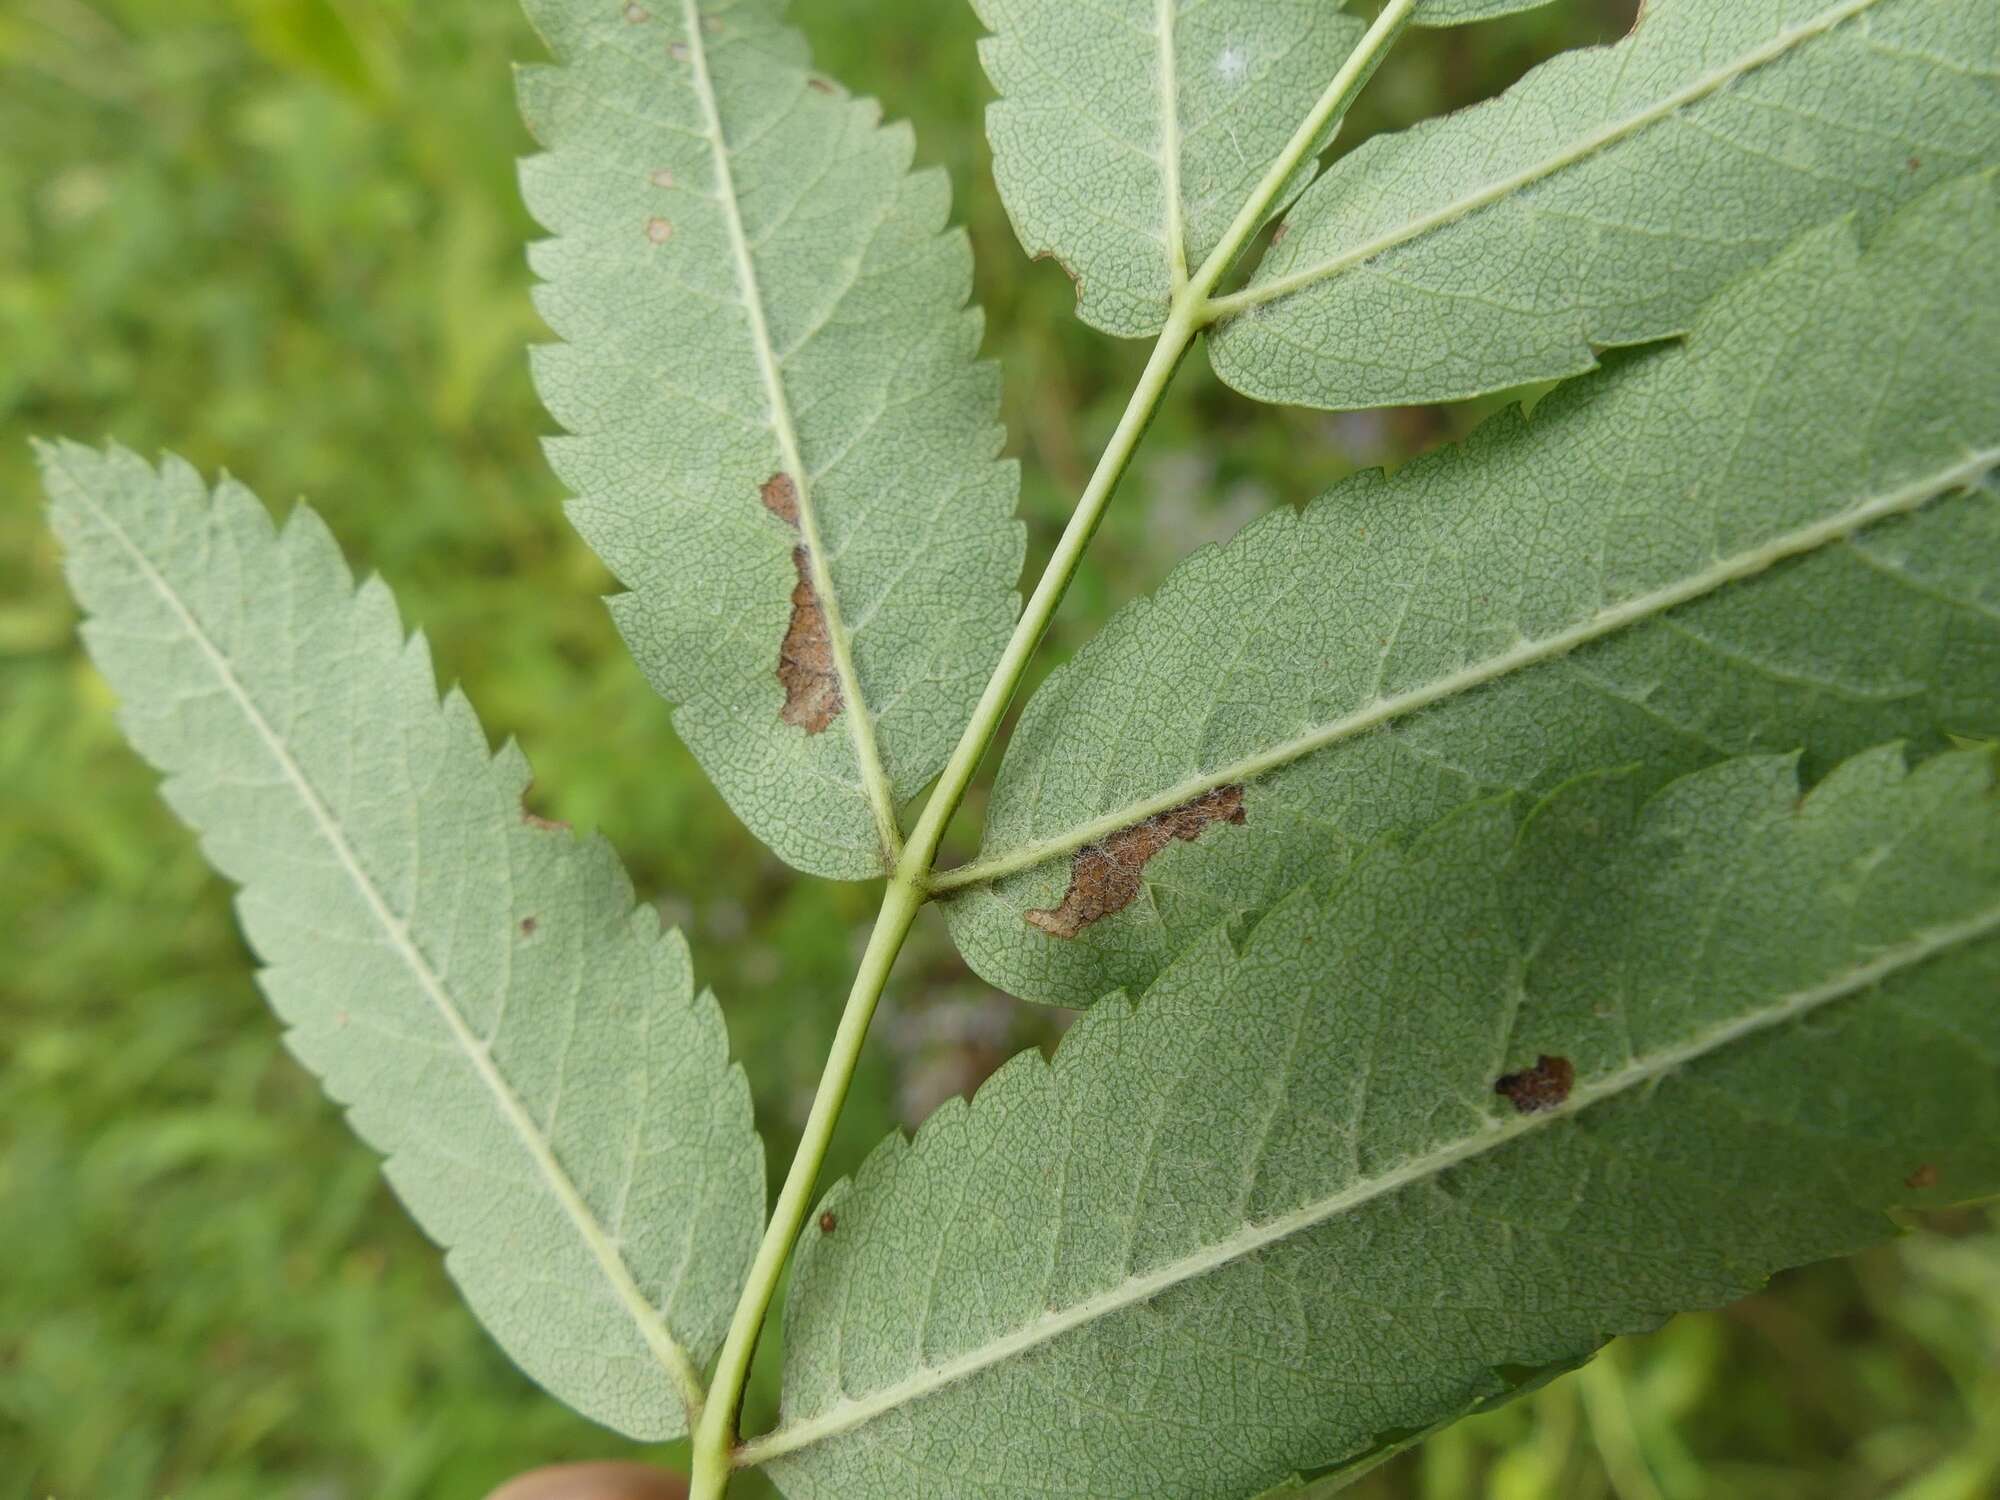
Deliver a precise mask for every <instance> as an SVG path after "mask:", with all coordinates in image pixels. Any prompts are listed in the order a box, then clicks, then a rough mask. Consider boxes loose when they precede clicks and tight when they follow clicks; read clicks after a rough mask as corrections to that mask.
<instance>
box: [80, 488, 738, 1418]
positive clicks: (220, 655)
mask: <svg viewBox="0 0 2000 1500" xmlns="http://www.w3.org/2000/svg"><path fill="white" fill-rule="evenodd" d="M70 488H71V494H72V495H73V496H74V497H75V499H76V501H77V503H78V504H79V505H81V506H82V507H83V508H84V510H85V511H87V512H88V513H89V514H90V516H91V517H92V518H93V519H94V520H95V521H96V522H97V524H98V526H99V527H100V528H101V529H102V530H103V531H104V532H105V533H106V534H107V535H108V536H110V537H111V538H112V539H113V540H114V541H115V542H116V543H117V545H118V547H119V548H120V550H122V551H123V552H124V553H125V555H126V556H127V557H128V558H129V559H130V560H131V562H132V565H133V567H134V568H136V569H137V570H138V572H139V573H140V575H141V576H142V577H143V578H144V579H145V580H146V582H147V583H148V584H149V585H150V586H151V587H152V589H153V591H154V592H155V593H156V594H158V595H159V597H160V599H161V601H162V602H163V603H165V605H166V606H167V608H168V609H169V610H171V611H172V613H173V615H174V617H175V619H176V620H177V621H178V622H179V624H180V627H181V629H182V630H183V631H185V632H186V634H187V637H188V639H189V640H191V641H192V642H194V644H195V646H196V648H197V649H198V650H199V651H200V652H201V654H202V657H203V659H204V660H205V661H206V662H207V663H208V665H209V667H210V669H211V670H212V671H213V672H214V674H215V677H216V680H217V681H218V682H219V683H220V684H221V685H222V688H223V690H224V692H226V693H227V694H228V696H229V698H230V699H231V701H232V702H234V703H235V704H236V706H237V708H238V709H239V710H240V711H241V712H242V714H243V717H244V719H245V721H246V722H247V723H248V724H249V725H250V727H251V729H252V730H253V732H254V733H255V734H256V735H257V737H258V739H259V740H261V741H262V742H263V745H264V747H265V749H266V750H267V751H269V752H270V755H271V759H272V760H273V761H274V762H275V763H276V765H277V767H278V770H279V772H280V774H281V775H282V776H283V777H284V779H285V781H286V782H287V783H288V784H289V785H290V786H291V787H292V789H293V791H294V792H295V793H296V794H297V795H298V798H299V801H300V802H301V803H302V804H303V805H304V807H305V809H306V812H307V814H308V816H310V817H311V819H312V821H313V824H314V826H315V827H316V828H317V829H318V830H319V833H320V836H321V837H322V838H323V839H325V840H326V844H327V847H328V848H329V849H331V850H332V851H333V855H334V858H335V860H336V862H337V863H338V864H339V866H340V868H341V871H342V873H343V874H345V875H346V877H347V879H348V881H349V882H350V883H351V884H352V885H353V886H354V889H355V891H356V892H357V893H358V894H359V895H360V897H361V899H362V903H363V904H364V905H365V906H366V907H367V908H368V911H369V914H370V915H371V916H373V917H374V918H375V921H376V922H377V924H378V925H379V926H380V927H381V928H382V931H383V933H384V935H385V936H386V937H387V938H388V940H389V946H390V948H391V949H392V950H393V951H394V952H395V954H396V956H397V957H398V958H400V959H401V960H402V961H403V964H404V966H405V967H406V968H407V969H408V970H409V971H410V974H411V976H412V977H413V978H414V979H415V980H416V982H417V987H418V988H419V989H420V990H422V991H423V993H424V996H425V998H426V999H428V1000H429V1001H430V1002H431V1004H432V1005H433V1006H434V1007H435V1009H436V1010H437V1013H438V1016H439V1018H440V1019H441V1020H442V1021H443V1022H444V1024H445V1028H446V1030H447V1031H449V1032H450V1033H451V1037H452V1040H453V1041H454V1042H455V1043H456V1044H457V1045H458V1049H459V1051H460V1052H461V1053H463V1054H464V1055H465V1057H466V1060H467V1061H468V1062H470V1063H471V1065H472V1068H473V1071H474V1072H475V1073H476V1074H477V1075H478V1077H479V1080H480V1082H481V1083H483V1084H484V1085H485V1086H486V1088H487V1091H488V1092H489V1093H490V1094H491V1095H492V1097H493V1101H494V1104H495V1105H496V1107H497V1108H498V1109H499V1111H500V1114H501V1117H502V1118H503V1119H504V1120H505V1121H506V1122H507V1124H508V1126H509V1127H510V1128H511V1129H512V1130H513V1132H514V1134H515V1137H516V1138H517V1139H518V1140H519V1141H520V1143H521V1145H522V1147H523V1149H524V1150H526V1151H527V1153H528V1156H529V1159H530V1160H531V1161H533V1162H534V1164H535V1167H536V1169H537V1170H538V1171H539V1172H540V1173H541V1176H542V1180H543V1182H544V1183H545V1184H547V1186H548V1189H549V1192H550V1194H551V1195H552V1196H553V1197H554V1198H555V1200H556V1202H557V1203H558V1205H560V1207H561V1208H562V1210H563V1213H564V1215H565V1216H566V1217H567V1218H568V1219H569V1221H570V1223H571V1224H572V1225H573V1226H574V1227H575V1229H576V1231H577V1236H578V1238H580V1239H581V1240H582V1241H583V1242H584V1245H585V1248H586V1249H588V1250H589V1252H590V1254H591V1257H592V1259H594V1260H595V1261H596V1262H597V1264H598V1267H599V1269H600V1270H602V1271H603V1273H604V1276H605V1279H606V1280H607V1281H608V1282H609V1283H610V1285H611V1289H612V1291H613V1293H614V1294H615V1295H616V1297H617V1298H618V1302H619V1305H620V1306H621V1307H623V1308H624V1309H625V1311H626V1313H627V1315H628V1316H630V1317H631V1319H632V1321H633V1323H634V1325H635V1326H637V1328H638V1329H639V1332H640V1335H641V1337H643V1338H644V1339H645V1341H646V1345H647V1347H648V1348H649V1349H651V1350H652V1352H653V1356H654V1358H656V1359H657V1360H658V1361H659V1362H660V1364H661V1366H662V1367H663V1368H665V1370H666V1371H667V1373H668V1375H669V1376H670V1377H671V1378H672V1379H673V1381H674V1384H675V1386H676V1388H677V1389H678V1391H679V1394H680V1397H681V1401H682V1403H683V1404H684V1405H685V1406H686V1408H687V1412H688V1421H689V1424H690V1426H692V1424H693V1422H694V1421H695V1418H696V1416H697V1414H698V1413H699V1412H700V1410H701V1405H702V1399H703V1393H702V1386H701V1378H700V1376H699V1374H698V1373H697V1372H696V1370H695V1367H694V1364H693V1361H691V1360H690V1359H689V1358H688V1355H687V1352H686V1351H685V1350H684V1349H682V1348H681V1346H680V1343H679V1342H678V1341H677V1340H676V1339H675V1338H674V1336H673V1333H672V1331H671V1330H669V1329H668V1328H667V1326H666V1324H665V1322H664V1320H663V1319H662V1317H661V1315H660V1313H659V1310H658V1309H657V1308H655V1307H654V1306H653V1305H652V1303H651V1302H649V1301H648V1300H647V1299H646V1296H645V1294H644V1293H643V1292H641V1291H640V1290H639V1286H638V1283H637V1281H636V1279H635V1278H634V1277H633V1275H632V1271H631V1268H630V1267H629V1266H627V1265H626V1264H625V1261H624V1257H623V1256H622V1255H620V1253H619V1251H618V1248H617V1245H616V1243H615V1241H614V1240H613V1238H612V1236H611V1235H610V1234H608V1233H607V1232H606V1231H605V1229H604V1226H603V1225H602V1224H600V1223H599V1222H598V1221H597V1217H596V1215H595V1214H593V1213H592V1212H591V1210H590V1206H589V1205H588V1204H587V1203H586V1202H585V1201H584V1198H583V1194H582V1193H581V1192H580V1191H579V1190H578V1189H577V1186H576V1184H575V1182H574V1181H572V1180H571V1178H570V1176H569V1173H568V1171H567V1170H566V1169H565V1168H564V1167H563V1165H562V1163H561V1161H560V1160H558V1159H557V1157H556V1154H555V1150H554V1147H553V1146H552V1145H551V1144H550V1142H549V1141H548V1139H547V1138H546V1137H545V1136H544V1135H543V1134H542V1133H541V1131H540V1129H539V1128H538V1127H537V1126H536V1125H535V1123H534V1119H533V1117H532V1116H531V1115H530V1114H529V1113H528V1109H527V1106H526V1105H524V1104H523V1103H522V1102H521V1099H520V1097H519V1096H518V1095H517V1094H516V1093H515V1092H514V1090H513V1087H512V1086H511V1085H510V1084H509V1083H508V1082H507V1079H506V1077H505V1075H503V1074H502V1073H501V1072H500V1070H499V1068H498V1067H497V1066H496V1065H495V1064H494V1061H493V1057H492V1049H491V1048H490V1046H488V1044H487V1043H485V1042H483V1041H481V1040H480V1039H479V1037H478V1036H477V1034H476V1033H474V1031H473V1030H472V1028H471V1026H470V1025H469V1024H467V1022H466V1019H465V1016H464V1013H463V1012H462V1011H461V1010H460V1008H459V1006H458V1003H457V1001H456V1000H454V999H453V998H452V995H451V992H450V990H449V989H448V988H447V986H446V985H445V983H444V980H443V979H442V978H441V977H440V976H439V975H438V973H437V971H436V970H435V969H434V968H432V967H431V964H430V961H429V960H428V959H427V958H426V957H425V956H424V954H423V950H422V949H421V948H419V947H418V946H417V944H416V941H415V939H414V938H413V937H412V936H411V935H410V930H409V925H408V923H406V922H405V921H404V920H403V919H402V918H401V917H399V916H398V915H397V914H396V913H395V911H394V910H392V909H391V907H390V906H389V904H388V901H387V900H386V899H385V898H384V897H383V895H382V892H381V890H380V888H379V887H378V886H377V885H376V884H375V881H374V880H373V878H372V877H371V876H370V875H369V874H368V872H367V869H366V868H365V867H364V866H363V865H362V863H361V860H360V857H359V856H358V855H357V854H356V853H355V852H354V848H353V846H352V845H351V844H350V843H349V842H348V840H347V835H346V833H345V832H344V831H343V830H342V828H341V826H340V822H339V820H338V819H337V818H336V817H335V816H334V814H333V810H332V809H331V808H330V807H328V806H327V804H326V802H325V800H324V799H323V798H322V797H321V796H320V794H319V791H318V789H317V788H316V787H315V786H314V785H313V784H312V781H311V780H310V778H308V777H307V775H306V773H305V768H304V767H303V766H301V765H300V764H299V762H298V760H297V758H296V757H295V756H293V754H292V753H291V750H290V749H289V748H288V747H287V745H286V743H285V740H284V737H283V736H282V735H280V734H279V733H278V731H277V730H276V728H275V727H274V726H273V725H272V724H271V721H270V720H269V719H267V718H266V717H265V716H264V712H263V710H262V709H260V708H259V707H258V706H257V703H256V700H255V699H254V698H252V697H251V695H250V691H249V689H248V688H247V687H246V686H244V684H243V681H242V679H241V678H240V677H238V676H237V674H236V671H235V669H234V667H233V666H232V665H231V664H230V660H229V657H228V655H227V653H225V652H224V651H223V650H222V648H221V647H219V646H218V645H216V643H215V641H214V639H213V638H212V637H211V636H210V635H209V633H208V631H207V629H206V628H205V627H204V626H203V625H202V623H201V620H200V618H199V617H198V616H196V614H195V613H194V611H193V610H192V609H191V608H189V606H188V605H187V603H186V602H185V601H184V600H183V599H182V598H181V596H180V594H179V592H178V591H177V590H176V589H175V588H174V586H173V585H172V584H171V583H170V582H169V581H168V579H167V578H166V576H165V575H164V574H162V573H161V572H160V571H159V570H158V569H157V568H155V567H154V566H153V564H152V561H151V559H150V558H148V557H147V556H146V554H145V552H144V551H143V550H142V549H141V548H140V547H139V546H138V544H137V543H136V542H135V541H134V540H133V539H132V537H131V535H130V534H129V533H128V532H127V531H126V530H125V528H124V527H122V526H120V525H119V524H118V521H117V519H116V518H115V517H113V516H112V515H111V514H110V513H109V512H108V511H106V510H104V509H103V508H102V507H101V506H99V505H98V504H97V502H96V501H95V500H93V499H92V498H91V497H90V494H89V491H88V490H87V488H86V487H85V486H82V485H79V484H76V483H74V482H72V484H71V487H70Z"/></svg>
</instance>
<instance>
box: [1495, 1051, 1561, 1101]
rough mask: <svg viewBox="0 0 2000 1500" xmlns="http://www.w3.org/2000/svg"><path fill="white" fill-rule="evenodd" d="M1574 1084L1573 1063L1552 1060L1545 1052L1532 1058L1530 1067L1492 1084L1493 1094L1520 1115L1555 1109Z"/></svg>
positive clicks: (1503, 1076)
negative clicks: (1533, 1059) (1501, 1097)
mask: <svg viewBox="0 0 2000 1500" xmlns="http://www.w3.org/2000/svg"><path fill="white" fill-rule="evenodd" d="M1575 1085H1576V1064H1574V1063H1572V1062H1571V1061H1570V1060H1569V1059H1568V1058H1566V1057H1551V1056H1549V1054H1548V1053H1546V1052H1544V1053H1543V1054H1542V1055H1541V1056H1540V1057H1538V1058H1536V1059H1535V1065H1534V1066H1533V1067H1532V1068H1524V1069H1522V1070H1521V1071H1520V1072H1518V1073H1506V1074H1503V1075H1502V1076H1501V1077H1500V1079H1499V1080H1498V1081H1497V1082H1495V1083H1494V1085H1493V1092H1494V1093H1496V1094H1499V1095H1501V1096H1503V1097H1504V1098H1505V1099H1506V1100H1507V1102H1508V1103H1509V1104H1511V1105H1513V1106H1514V1108H1515V1109H1517V1110H1519V1111H1520V1112H1521V1113H1522V1114H1524V1115H1532V1114H1538V1113H1540V1112H1541V1111H1542V1110H1545V1109H1554V1108H1555V1107H1556V1106H1557V1105H1559V1104H1561V1103H1562V1102H1563V1101H1564V1100H1565V1099H1567V1098H1569V1091H1570V1090H1571V1089H1572V1088H1573V1087H1575Z"/></svg>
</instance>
